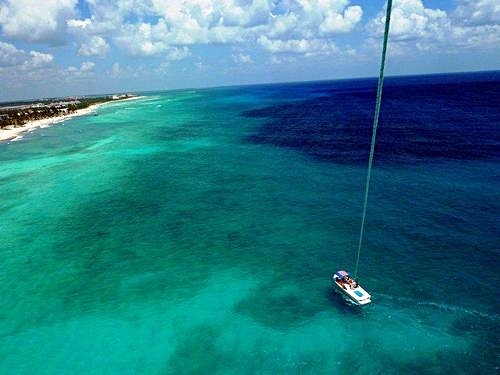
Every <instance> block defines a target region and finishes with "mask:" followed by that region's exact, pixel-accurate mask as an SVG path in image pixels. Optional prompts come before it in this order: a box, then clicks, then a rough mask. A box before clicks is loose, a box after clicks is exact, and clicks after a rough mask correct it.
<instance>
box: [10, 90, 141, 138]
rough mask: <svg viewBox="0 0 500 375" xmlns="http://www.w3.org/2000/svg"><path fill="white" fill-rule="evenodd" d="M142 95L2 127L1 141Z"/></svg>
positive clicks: (20, 136)
mask: <svg viewBox="0 0 500 375" xmlns="http://www.w3.org/2000/svg"><path fill="white" fill-rule="evenodd" d="M139 98H141V96H134V97H131V98H125V99H118V100H113V101H107V102H103V103H97V104H92V105H90V106H88V107H86V108H82V109H78V110H76V111H75V112H73V113H68V114H67V115H62V116H54V117H47V118H44V119H41V120H34V121H28V122H27V123H26V124H23V125H22V126H17V127H13V128H10V129H0V143H3V142H6V141H13V140H16V138H18V137H19V138H18V139H21V138H22V134H24V133H26V132H31V131H33V130H35V129H38V128H45V127H48V126H52V125H54V124H56V123H59V122H63V121H65V120H68V119H71V118H73V117H81V116H87V115H89V114H91V113H93V112H95V111H96V110H97V109H98V108H99V107H100V106H102V105H104V104H106V103H117V102H123V101H128V100H135V99H139Z"/></svg>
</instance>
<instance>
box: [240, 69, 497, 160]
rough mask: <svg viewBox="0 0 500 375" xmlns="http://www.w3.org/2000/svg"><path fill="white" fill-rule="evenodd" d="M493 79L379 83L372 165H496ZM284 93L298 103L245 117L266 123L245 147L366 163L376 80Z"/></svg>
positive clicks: (312, 86)
mask: <svg viewBox="0 0 500 375" xmlns="http://www.w3.org/2000/svg"><path fill="white" fill-rule="evenodd" d="M498 76H499V74H498V73H482V74H475V75H472V74H470V75H463V76H458V75H455V76H450V75H441V76H438V75H436V76H428V77H421V79H420V80H419V79H418V78H416V77H408V78H406V77H402V78H392V79H391V78H389V79H386V82H385V89H384V93H383V105H382V111H381V118H380V123H381V124H383V125H382V126H381V127H380V131H379V132H378V139H377V158H376V160H377V162H378V163H379V165H383V164H387V163H396V164H397V163H406V164H417V163H429V162H435V161H437V160H440V159H444V160H478V159H480V160H492V161H498V159H499V158H500V132H499V131H498V124H499V123H500V111H499V110H498V98H500V85H499V84H498V78H499V77H498ZM452 77H454V78H452ZM471 77H474V78H475V79H471ZM285 92H286V93H287V94H288V95H290V96H289V97H294V96H295V95H296V96H295V97H296V98H297V99H298V100H296V101H291V102H285V103H280V104H277V105H272V106H268V107H264V108H259V109H253V110H250V111H247V112H245V115H246V116H248V117H258V118H264V119H266V124H265V125H264V126H263V127H262V128H261V129H260V130H259V131H258V132H257V134H253V135H251V136H249V140H250V141H252V142H256V143H268V144H271V145H275V146H282V147H290V148H293V149H297V150H300V151H303V152H305V153H307V154H308V155H311V156H313V157H316V158H319V159H324V160H328V161H332V162H336V163H365V162H366V160H367V158H368V153H369V150H370V146H369V145H370V141H371V133H372V131H371V129H372V123H373V112H374V106H375V105H374V102H373V98H374V96H375V95H376V81H375V80H368V79H363V80H362V79H360V80H348V81H344V82H339V83H335V84H332V83H331V82H319V83H309V84H298V85H290V86H289V87H286V89H285Z"/></svg>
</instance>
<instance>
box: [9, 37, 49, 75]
mask: <svg viewBox="0 0 500 375" xmlns="http://www.w3.org/2000/svg"><path fill="white" fill-rule="evenodd" d="M53 60H54V56H52V55H50V54H47V53H42V52H38V51H30V52H26V51H24V50H22V49H17V48H16V47H15V46H14V45H12V44H9V43H4V42H0V67H13V68H16V67H19V68H21V69H37V68H43V67H47V66H49V65H50V64H51V63H52V61H53Z"/></svg>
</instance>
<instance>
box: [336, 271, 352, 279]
mask: <svg viewBox="0 0 500 375" xmlns="http://www.w3.org/2000/svg"><path fill="white" fill-rule="evenodd" d="M335 275H337V276H338V277H340V278H341V279H345V277H346V276H350V275H349V274H348V273H347V272H346V271H337V272H335Z"/></svg>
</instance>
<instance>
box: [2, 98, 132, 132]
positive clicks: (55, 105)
mask: <svg viewBox="0 0 500 375" xmlns="http://www.w3.org/2000/svg"><path fill="white" fill-rule="evenodd" d="M134 98H137V96H136V95H134V94H115V95H107V96H96V97H82V98H75V97H71V98H57V99H42V100H36V101H25V102H12V103H0V141H4V140H8V139H12V138H15V137H17V136H19V134H21V133H23V132H25V131H27V130H29V129H32V128H37V127H43V126H47V125H49V124H51V123H54V122H56V121H59V120H64V119H66V118H70V117H75V116H82V115H85V114H88V113H90V112H92V111H93V110H94V109H95V108H96V107H97V106H98V105H100V104H103V103H106V102H111V101H117V100H125V99H134Z"/></svg>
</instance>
